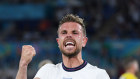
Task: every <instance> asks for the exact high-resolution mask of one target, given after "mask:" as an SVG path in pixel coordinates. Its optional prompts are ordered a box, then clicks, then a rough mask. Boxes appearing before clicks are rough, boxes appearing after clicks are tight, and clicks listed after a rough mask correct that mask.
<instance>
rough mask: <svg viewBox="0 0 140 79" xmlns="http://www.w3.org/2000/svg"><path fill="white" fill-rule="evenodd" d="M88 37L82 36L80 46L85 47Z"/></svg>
mask: <svg viewBox="0 0 140 79" xmlns="http://www.w3.org/2000/svg"><path fill="white" fill-rule="evenodd" d="M87 41H88V38H87V37H86V36H85V37H83V41H82V46H83V47H85V46H86V44H87Z"/></svg>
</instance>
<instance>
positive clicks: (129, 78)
mask: <svg viewBox="0 0 140 79" xmlns="http://www.w3.org/2000/svg"><path fill="white" fill-rule="evenodd" d="M124 67H125V70H126V72H125V73H124V74H122V76H121V77H120V79H138V78H137V77H136V75H135V74H136V72H137V71H138V70H139V66H138V62H137V60H135V59H128V60H127V61H126V62H125V64H124Z"/></svg>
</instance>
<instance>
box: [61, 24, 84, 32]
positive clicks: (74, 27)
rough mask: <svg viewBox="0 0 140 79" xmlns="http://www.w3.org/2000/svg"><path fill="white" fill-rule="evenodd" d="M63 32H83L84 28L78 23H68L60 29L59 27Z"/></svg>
mask: <svg viewBox="0 0 140 79" xmlns="http://www.w3.org/2000/svg"><path fill="white" fill-rule="evenodd" d="M62 30H69V31H71V30H78V31H82V26H81V25H80V24H79V23H76V22H66V23H63V24H62V25H61V26H60V27H59V31H62Z"/></svg>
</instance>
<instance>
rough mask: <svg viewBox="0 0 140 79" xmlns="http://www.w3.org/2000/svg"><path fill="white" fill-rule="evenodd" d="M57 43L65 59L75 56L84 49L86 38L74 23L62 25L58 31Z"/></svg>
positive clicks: (81, 29)
mask: <svg viewBox="0 0 140 79" xmlns="http://www.w3.org/2000/svg"><path fill="white" fill-rule="evenodd" d="M57 42H58V45H59V49H60V51H61V52H62V54H63V55H65V56H67V57H73V56H76V55H77V54H78V53H80V52H81V50H82V47H85V45H86V42H87V37H86V36H85V35H84V33H83V28H82V27H81V25H80V24H78V23H76V22H66V23H63V24H62V25H61V26H60V27H59V29H58V38H57Z"/></svg>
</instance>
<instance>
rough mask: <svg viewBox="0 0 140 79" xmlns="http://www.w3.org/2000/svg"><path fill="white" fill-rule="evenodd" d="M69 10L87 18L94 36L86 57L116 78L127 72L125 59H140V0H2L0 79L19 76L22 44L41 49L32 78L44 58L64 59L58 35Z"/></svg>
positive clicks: (30, 72) (89, 32)
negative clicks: (125, 70) (17, 74)
mask: <svg viewBox="0 0 140 79" xmlns="http://www.w3.org/2000/svg"><path fill="white" fill-rule="evenodd" d="M68 13H73V14H77V15H79V16H80V17H82V18H84V19H85V23H86V27H87V36H88V38H89V41H88V44H87V46H86V47H85V48H84V49H83V52H82V53H83V58H84V59H85V60H87V61H88V62H89V63H91V64H93V65H96V66H98V67H100V68H104V69H106V70H107V72H108V73H109V75H110V77H111V79H118V77H119V76H120V75H121V74H122V73H123V72H124V69H123V67H122V61H123V60H124V59H126V58H129V57H133V58H135V59H137V60H138V61H139V63H140V40H139V39H140V0H0V79H15V76H16V73H17V69H18V63H19V60H20V54H21V48H22V45H27V44H30V45H33V46H34V47H35V48H36V51H37V55H36V56H35V57H34V58H33V61H32V62H31V63H30V65H29V67H28V79H32V78H33V77H34V75H35V74H36V72H37V70H38V64H39V63H40V62H41V61H43V60H45V59H49V60H51V61H52V62H53V63H55V64H56V63H58V62H61V53H60V51H59V49H58V46H57V42H56V39H55V38H57V27H58V22H59V21H60V19H61V18H62V17H63V16H64V15H65V14H68ZM138 75H139V74H138ZM139 78H140V77H139Z"/></svg>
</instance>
